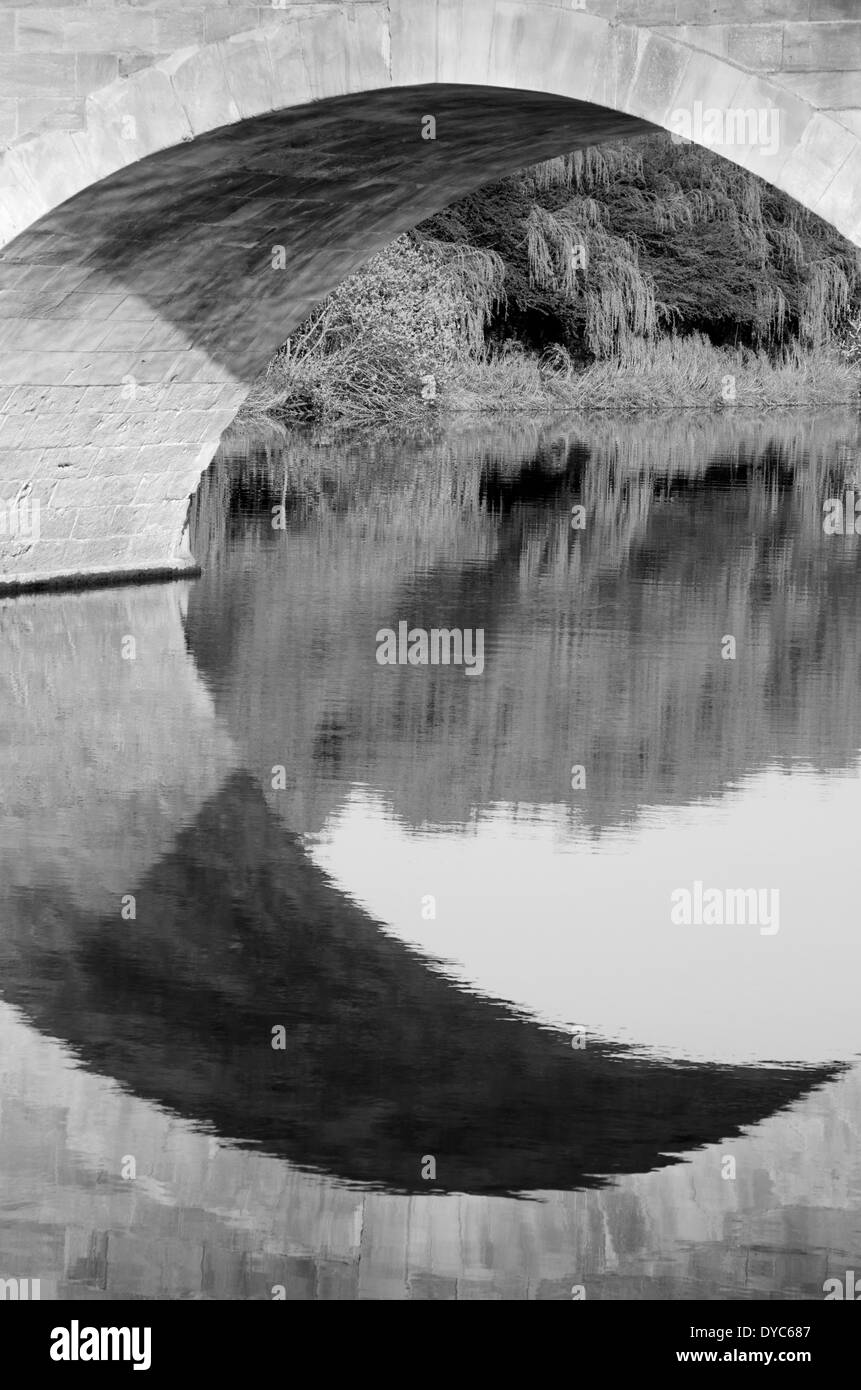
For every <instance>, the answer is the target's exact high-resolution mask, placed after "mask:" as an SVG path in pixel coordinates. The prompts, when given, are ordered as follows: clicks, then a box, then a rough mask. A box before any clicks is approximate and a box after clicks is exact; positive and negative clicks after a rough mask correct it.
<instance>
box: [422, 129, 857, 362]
mask: <svg viewBox="0 0 861 1390" xmlns="http://www.w3.org/2000/svg"><path fill="white" fill-rule="evenodd" d="M419 233H420V235H430V236H433V237H435V238H436V239H438V240H442V241H447V240H452V241H462V242H466V243H468V244H469V245H471V246H475V247H479V248H488V249H493V250H494V251H495V252H497V253H498V254H499V255H500V256H501V257H502V259H503V261H504V263H505V302H504V304H500V306H499V307H498V311H497V313H496V315H495V317H494V321H493V325H492V334H493V336H494V337H495V338H496V339H497V340H500V339H506V338H510V337H516V338H519V339H521V340H522V341H524V342H525V343H527V344H528V345H530V346H532V347H535V348H539V349H541V348H544V347H546V346H548V345H549V344H556V343H560V344H562V345H564V346H565V347H566V348H567V349H568V350H569V351H570V352H572V353H575V354H578V355H581V356H593V357H606V356H610V355H613V354H614V353H615V352H617V351H619V350H620V348H624V346H625V342H626V340H627V339H628V338H629V336H637V337H643V336H646V337H648V336H651V335H652V334H653V333H655V332H659V331H661V330H662V329H663V330H664V331H668V330H674V331H675V332H677V333H681V334H685V333H690V332H702V333H705V334H706V335H707V336H708V337H709V338H710V340H711V341H712V342H714V343H717V344H723V343H734V344H741V345H745V346H754V347H756V346H769V347H774V346H779V345H782V344H785V343H787V342H788V341H790V340H791V339H795V340H797V341H799V342H800V343H802V344H803V345H807V346H811V347H819V346H821V345H822V344H824V343H826V342H828V341H829V340H830V339H831V338H832V337H833V336H834V335H835V334H839V333H840V332H841V330H844V329H845V328H846V326H847V325H848V323H849V322H850V321H851V319H852V318H853V316H857V314H858V310H859V305H861V275H859V258H858V254H857V252H856V251H855V249H854V248H853V247H852V246H850V245H849V244H848V243H847V242H846V241H844V239H843V238H842V237H841V236H840V235H839V234H838V233H837V232H836V231H834V230H833V229H832V228H831V227H829V226H828V225H827V224H826V223H824V222H822V221H821V220H820V219H819V218H817V217H815V216H814V215H813V214H812V213H809V212H807V211H806V210H805V209H804V208H802V207H801V206H800V205H799V204H798V203H795V202H793V200H792V199H790V198H789V197H788V196H787V195H786V194H784V193H781V192H779V191H778V190H777V189H774V188H771V187H770V186H768V185H767V184H765V183H763V182H762V181H761V180H760V179H758V178H756V177H755V176H754V175H752V174H749V173H747V172H746V171H745V170H743V169H740V168H739V167H737V166H736V165H734V164H730V163H729V162H728V161H727V160H725V159H722V158H721V157H720V156H718V155H717V154H714V153H713V152H711V151H709V150H705V149H703V148H702V147H700V146H697V145H693V144H686V143H683V144H674V143H673V141H672V139H671V138H670V137H669V136H666V135H655V136H651V137H649V138H647V139H645V140H640V141H638V142H635V143H634V142H632V143H630V144H616V145H608V146H605V147H603V148H593V149H589V150H585V151H579V152H577V153H576V154H572V155H568V156H566V157H563V158H561V159H556V160H551V161H549V162H548V163H546V164H542V165H538V166H536V167H534V168H532V169H527V170H523V171H521V172H519V173H517V174H514V175H512V176H511V177H509V178H507V179H504V180H503V181H502V182H500V183H497V184H493V185H491V186H489V187H486V188H482V189H480V190H479V191H478V192H476V193H474V194H472V195H471V196H470V197H468V198H465V199H463V200H462V201H461V202H459V203H456V204H454V205H453V206H452V207H450V208H448V209H446V210H445V211H444V212H442V213H440V214H439V215H438V216H436V217H434V218H432V219H431V220H430V221H429V222H426V223H424V224H423V226H422V227H421V228H420V229H419ZM584 262H585V264H583V263H584Z"/></svg>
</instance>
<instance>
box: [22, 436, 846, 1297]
mask: <svg viewBox="0 0 861 1390" xmlns="http://www.w3.org/2000/svg"><path fill="white" fill-rule="evenodd" d="M859 443H861V434H859V421H858V418H857V417H856V416H853V415H849V414H845V413H828V414H822V415H817V416H809V415H804V414H792V415H788V416H784V417H780V418H778V419H773V418H771V417H769V418H767V419H751V420H745V419H742V418H736V417H721V418H718V419H709V418H703V417H700V416H695V417H694V416H692V417H690V418H687V417H686V418H682V419H678V420H674V421H666V420H662V421H659V422H655V421H653V422H643V421H640V422H630V421H621V420H607V421H602V422H598V423H583V422H582V421H580V422H576V423H572V421H571V419H570V418H569V419H567V420H566V419H562V420H545V419H541V420H526V421H522V420H519V421H517V422H514V423H505V424H504V425H500V424H498V423H487V422H481V423H470V422H460V423H458V424H454V425H451V426H448V427H435V428H434V429H428V430H424V431H420V432H419V431H416V432H413V433H411V434H408V435H404V436H402V437H399V438H394V439H392V438H380V437H376V436H372V435H367V434H365V435H362V436H351V437H348V438H346V439H345V438H337V439H336V438H332V437H329V438H327V437H325V436H322V435H320V434H319V433H318V434H317V435H311V434H309V435H293V436H291V437H290V439H289V440H288V441H279V440H277V439H268V440H263V439H247V438H246V439H243V438H240V437H238V436H237V437H235V438H233V439H232V441H231V442H230V443H229V444H226V445H225V447H224V448H223V450H222V453H221V455H220V456H219V458H218V460H217V461H216V463H215V464H214V466H213V468H212V469H211V470H210V472H209V474H208V475H207V477H206V478H205V479H204V482H203V484H202V486H201V489H200V492H199V494H198V496H197V497H196V499H195V502H194V505H193V508H192V532H193V538H192V544H193V549H194V552H195V554H196V555H197V556H198V558H199V559H200V560H201V561H202V563H203V565H204V574H203V577H202V579H200V580H199V581H196V582H193V583H187V582H186V583H181V584H174V585H166V586H153V587H146V588H137V589H134V588H126V589H117V590H110V591H102V592H98V593H95V592H94V593H80V594H75V595H57V596H36V597H29V598H19V599H15V600H7V601H6V602H4V603H3V604H2V606H0V624H2V639H3V652H4V657H3V662H2V684H3V700H2V706H0V708H2V713H0V742H2V747H3V769H4V770H3V781H2V791H3V795H2V804H0V911H2V925H1V926H0V1276H3V1277H6V1278H9V1277H13V1276H16V1275H17V1276H18V1277H20V1278H26V1277H29V1278H41V1280H42V1296H43V1298H44V1297H51V1296H58V1297H63V1298H69V1297H72V1298H106V1297H107V1298H122V1297H129V1296H142V1297H158V1298H194V1297H214V1298H270V1297H272V1290H273V1288H274V1287H276V1286H282V1287H283V1289H284V1290H285V1292H286V1296H287V1297H288V1298H313V1297H317V1298H353V1297H357V1296H358V1297H369V1298H380V1297H383V1298H390V1297H394V1298H404V1297H413V1298H424V1297H443V1298H450V1297H459V1298H488V1297H506V1298H508V1297H512V1298H523V1297H530V1298H532V1297H537V1298H547V1297H550V1298H570V1297H571V1289H572V1286H574V1285H583V1286H584V1287H585V1290H586V1297H587V1298H630V1297H636V1298H641V1297H642V1298H654V1297H661V1298H686V1297H711V1298H750V1299H762V1298H820V1297H822V1283H823V1280H824V1279H825V1278H826V1277H828V1276H829V1275H832V1274H837V1275H839V1276H841V1277H842V1275H843V1273H844V1271H845V1270H846V1269H851V1268H858V1267H861V1207H859V1198H861V1160H859V1158H858V1149H859V1145H858V1139H859V1128H861V1069H859V1065H858V1058H859V1056H861V1017H859V1011H858V1008H857V980H858V976H859V965H861V936H859V931H858V924H857V923H858V914H857V904H856V890H855V884H854V879H855V868H854V866H855V864H856V863H857V860H858V840H859V829H858V827H859V823H861V817H859V812H861V776H859V772H861V692H859V665H861V636H859V621H858V618H859V592H861V591H859V579H861V552H859V538H858V537H856V536H855V535H854V534H853V535H850V536H846V537H843V536H826V535H825V534H824V532H823V527H822V515H823V513H822V504H823V501H824V500H825V499H826V498H828V497H834V496H840V495H842V493H843V492H844V490H845V488H846V487H847V486H852V485H853V483H855V484H857V483H858V482H859V476H861V475H859V471H858V470H859V462H861V450H859ZM577 506H582V507H584V508H585V518H586V524H585V527H584V528H583V529H575V528H572V525H571V518H572V508H574V507H577ZM273 508H276V509H278V508H283V511H276V517H277V518H278V519H282V518H283V523H284V524H283V527H273V525H272V517H273ZM401 621H406V622H408V623H409V624H410V627H418V628H425V629H430V628H433V627H440V628H472V629H476V628H481V629H483V630H484V632H485V656H484V670H483V672H482V674H481V675H480V676H475V677H473V678H467V677H466V676H465V673H464V671H463V669H462V668H458V667H410V666H393V667H383V666H380V665H379V664H378V663H377V661H376V651H377V641H376V634H377V632H378V630H379V629H381V628H384V627H392V628H397V625H398V623H399V622H401ZM128 636H132V637H134V639H135V656H134V659H133V660H126V659H124V658H123V655H122V652H123V639H124V638H126V637H128ZM727 636H732V637H734V639H735V649H736V655H735V659H734V660H727V659H724V657H723V655H722V651H723V650H725V649H726V643H725V639H726V638H727ZM126 649H127V648H126ZM574 768H581V769H582V770H583V771H582V774H581V775H579V776H576V775H575V776H574V777H573V778H572V770H573V769H574ZM572 781H573V782H574V783H575V785H574V786H572ZM696 882H700V883H702V884H703V885H704V886H705V888H710V887H714V888H718V889H721V890H726V889H735V888H749V887H756V888H758V889H760V888H761V889H766V890H768V891H769V892H772V893H773V892H777V893H778V895H779V918H777V919H775V924H776V926H777V929H776V930H773V931H772V930H770V931H769V932H767V933H766V932H765V931H763V930H761V929H760V927H759V926H758V925H757V924H751V923H747V924H735V925H695V924H691V925H683V924H679V923H678V922H674V921H673V920H672V916H671V901H672V898H671V895H672V894H673V893H674V892H675V891H676V890H678V889H681V888H688V889H691V890H692V889H693V885H694V884H695V883H696ZM129 895H131V898H133V900H134V901H133V905H131V906H130V897H129ZM132 912H133V914H134V915H133V916H132V915H131V913H132ZM273 1029H283V1034H281V1035H279V1037H283V1041H284V1047H283V1048H273V1047H272V1045H271V1044H272V1037H273ZM580 1042H585V1046H582V1047H581V1046H578V1045H573V1044H578V1043H580ZM429 1158H430V1159H432V1160H433V1164H432V1165H431V1168H433V1167H435V1173H436V1176H435V1178H429V1177H428V1176H427V1173H428V1171H429V1167H428V1159H429ZM728 1158H732V1159H733V1160H734V1164H735V1176H734V1177H727V1176H724V1175H725V1174H726V1173H727V1169H728V1165H727V1163H726V1160H727V1159H728ZM130 1159H131V1160H133V1165H130V1163H129V1160H130ZM132 1166H133V1169H134V1173H135V1176H134V1178H129V1177H124V1176H123V1174H124V1173H126V1174H127V1173H128V1172H129V1171H130V1169H131V1167H132ZM730 1167H731V1165H730Z"/></svg>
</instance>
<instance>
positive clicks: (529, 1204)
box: [0, 1005, 861, 1299]
mask: <svg viewBox="0 0 861 1390" xmlns="http://www.w3.org/2000/svg"><path fill="white" fill-rule="evenodd" d="M0 1095H2V1103H0V1185H2V1189H3V1194H4V1203H3V1211H2V1214H0V1251H2V1268H0V1275H2V1276H3V1277H16V1276H17V1277H19V1278H28V1277H30V1278H41V1280H42V1297H43V1299H47V1298H52V1297H59V1298H64V1299H67V1298H95V1299H99V1298H125V1297H130V1296H138V1297H148V1298H183V1297H184V1298H195V1297H197V1298H200V1297H202V1298H269V1297H271V1291H272V1287H273V1285H275V1284H283V1285H284V1286H285V1288H286V1291H287V1297H288V1298H291V1299H307V1298H355V1297H360V1298H387V1299H388V1298H408V1297H409V1298H431V1297H437V1298H439V1297H441V1298H453V1297H458V1298H494V1297H497V1298H498V1297H505V1298H525V1297H528V1298H568V1297H570V1292H571V1286H572V1284H574V1283H583V1284H585V1286H586V1294H587V1298H627V1297H645V1298H655V1297H666V1298H679V1297H697V1296H700V1297H703V1296H709V1297H714V1296H715V1294H718V1296H724V1297H727V1298H754V1299H760V1298H768V1297H775V1296H776V1297H782V1298H792V1297H804V1298H812V1299H817V1298H821V1297H822V1282H823V1280H824V1279H825V1277H826V1275H829V1274H837V1275H839V1276H842V1275H843V1273H844V1271H845V1270H846V1269H852V1268H855V1269H858V1268H859V1266H861V1241H859V1237H858V1232H857V1221H856V1220H855V1208H854V1205H853V1202H854V1198H853V1194H854V1192H855V1191H857V1188H858V1185H859V1183H861V1159H859V1153H861V1132H859V1120H858V1117H859V1115H861V1073H859V1072H858V1071H857V1070H856V1071H854V1072H852V1073H851V1074H849V1075H847V1076H846V1077H844V1078H842V1079H839V1080H837V1081H835V1082H832V1083H831V1084H829V1085H828V1086H827V1087H825V1088H824V1089H823V1090H822V1091H819V1092H815V1093H814V1094H812V1095H811V1096H809V1097H807V1099H806V1100H805V1101H803V1102H802V1103H801V1104H800V1105H799V1106H798V1107H797V1108H795V1109H794V1110H792V1111H791V1112H789V1113H788V1114H785V1115H780V1116H776V1117H775V1118H774V1119H771V1120H767V1121H765V1122H764V1123H763V1124H761V1125H759V1126H757V1128H756V1129H755V1130H754V1131H753V1132H752V1133H751V1134H749V1135H748V1136H746V1137H744V1138H743V1139H739V1140H738V1141H736V1142H734V1143H732V1144H729V1145H724V1146H722V1147H718V1146H715V1147H712V1148H709V1149H706V1150H705V1151H703V1152H700V1153H695V1154H693V1155H692V1156H691V1157H690V1160H689V1161H688V1162H686V1163H685V1164H683V1165H681V1166H679V1167H675V1168H669V1169H664V1170H662V1171H660V1172H656V1173H651V1174H646V1175H640V1176H635V1177H626V1178H622V1179H620V1181H619V1182H618V1184H617V1185H616V1186H615V1187H613V1188H610V1189H607V1190H604V1191H598V1192H596V1191H590V1192H567V1193H565V1192H556V1193H546V1194H542V1196H541V1199H540V1200H539V1201H515V1200H512V1199H508V1198H487V1197H474V1196H472V1197H471V1196H453V1197H439V1196H415V1197H396V1196H388V1195H386V1194H383V1193H365V1192H362V1191H358V1190H351V1189H349V1188H346V1187H341V1186H338V1185H337V1184H336V1183H334V1182H331V1181H329V1180H327V1179H321V1178H317V1177H314V1176H313V1175H309V1174H305V1173H302V1172H299V1171H297V1170H296V1169H294V1168H292V1167H291V1166H290V1165H289V1164H288V1163H285V1162H283V1161H281V1160H277V1159H272V1158H268V1157H266V1156H263V1155H260V1154H256V1153H253V1152H248V1151H243V1150H239V1149H233V1148H230V1147H229V1146H227V1145H225V1144H224V1143H222V1142H216V1141H214V1140H212V1139H211V1138H210V1137H209V1136H207V1135H206V1134H202V1133H200V1132H198V1131H196V1130H195V1128H194V1127H193V1126H191V1125H189V1124H188V1123H187V1122H185V1121H183V1120H181V1119H179V1118H177V1117H176V1116H173V1115H171V1114H169V1113H166V1112H165V1111H163V1110H161V1109H159V1108H157V1107H155V1106H152V1105H150V1104H147V1103H146V1102H144V1101H141V1100H138V1099H136V1098H135V1097H133V1096H129V1095H125V1094H123V1093H122V1092H121V1091H120V1090H119V1089H118V1087H116V1086H115V1085H114V1084H113V1083H112V1082H110V1081H106V1080H104V1079H103V1078H101V1077H98V1076H94V1075H92V1074H90V1073H88V1072H85V1071H83V1070H80V1069H72V1068H70V1066H69V1063H68V1061H67V1059H66V1057H65V1056H64V1054H63V1052H62V1050H61V1048H60V1047H59V1046H58V1045H57V1044H56V1043H54V1042H51V1041H49V1040H47V1039H44V1038H42V1037H40V1036H39V1035H37V1034H35V1033H34V1032H33V1031H32V1030H31V1029H30V1028H28V1027H27V1026H26V1025H25V1024H23V1023H22V1022H21V1021H20V1019H19V1018H18V1016H17V1014H16V1012H15V1011H14V1010H12V1009H10V1008H9V1007H8V1006H6V1005H0ZM726 1152H731V1153H733V1154H734V1155H735V1157H736V1161H737V1177H736V1180H735V1181H725V1180H724V1179H722V1178H721V1175H720V1165H721V1157H722V1156H723V1154H724V1153H726ZM127 1154H133V1155H134V1156H135V1157H136V1160H137V1178H136V1180H135V1181H134V1182H126V1181H123V1180H122V1179H121V1178H120V1176H119V1172H120V1164H121V1161H122V1159H123V1157H124V1156H125V1155H127Z"/></svg>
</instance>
